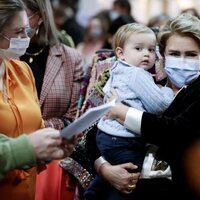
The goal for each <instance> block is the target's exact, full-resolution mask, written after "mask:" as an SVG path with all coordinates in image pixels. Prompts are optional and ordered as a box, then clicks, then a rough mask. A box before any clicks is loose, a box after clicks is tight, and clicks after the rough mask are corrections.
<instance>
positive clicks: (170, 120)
mask: <svg viewBox="0 0 200 200" xmlns="http://www.w3.org/2000/svg"><path fill="white" fill-rule="evenodd" d="M141 135H142V137H143V138H144V139H145V140H146V142H149V143H153V144H155V145H158V146H163V144H164V145H167V146H168V148H170V145H171V144H173V143H174V142H175V143H177V142H178V143H191V142H192V141H194V140H195V139H196V138H200V99H197V100H196V101H194V102H193V103H191V104H190V105H189V106H188V107H187V109H183V110H182V112H180V113H179V114H178V115H176V116H175V117H172V116H171V117H170V116H169V117H168V116H167V115H166V114H163V115H160V116H156V115H154V114H150V113H144V114H143V117H142V124H141Z"/></svg>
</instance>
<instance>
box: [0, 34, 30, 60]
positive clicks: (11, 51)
mask: <svg viewBox="0 0 200 200" xmlns="http://www.w3.org/2000/svg"><path fill="white" fill-rule="evenodd" d="M4 38H5V39H7V40H9V41H10V45H9V48H8V49H0V57H1V58H2V59H7V60H10V59H18V58H19V57H20V56H22V55H24V54H25V52H26V49H27V48H28V46H29V42H30V38H29V37H26V38H10V39H8V38H7V37H5V36H4Z"/></svg>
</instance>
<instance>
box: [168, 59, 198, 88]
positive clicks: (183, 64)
mask: <svg viewBox="0 0 200 200" xmlns="http://www.w3.org/2000/svg"><path fill="white" fill-rule="evenodd" d="M164 69H165V72H166V73H167V76H168V78H169V79H170V81H171V82H172V83H173V84H174V85H175V86H176V87H178V88H181V87H183V86H185V85H188V84H190V83H192V82H193V81H195V80H196V79H197V78H198V77H199V75H200V60H196V59H183V58H174V57H172V56H166V57H165V68H164Z"/></svg>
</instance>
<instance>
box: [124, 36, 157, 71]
mask: <svg viewBox="0 0 200 200" xmlns="http://www.w3.org/2000/svg"><path fill="white" fill-rule="evenodd" d="M155 50H156V36H155V35H154V34H153V33H134V34H132V35H131V36H130V37H129V39H128V41H127V42H126V43H125V45H124V48H123V50H122V51H123V55H122V58H121V59H123V60H124V61H126V62H127V63H129V64H131V65H134V66H136V67H141V68H143V69H145V70H148V69H150V68H151V67H153V65H154V63H155V59H156V55H155Z"/></svg>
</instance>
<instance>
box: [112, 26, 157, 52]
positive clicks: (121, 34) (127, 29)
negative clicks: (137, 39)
mask: <svg viewBox="0 0 200 200" xmlns="http://www.w3.org/2000/svg"><path fill="white" fill-rule="evenodd" d="M135 33H136V34H137V33H152V34H154V32H153V31H152V30H151V29H150V28H149V27H147V26H146V25H144V24H141V23H130V24H125V25H123V26H121V27H120V28H119V29H118V31H117V32H116V33H115V35H114V38H113V44H112V45H113V49H114V50H115V49H116V48H117V47H121V48H123V47H124V45H125V44H126V42H127V41H128V39H129V37H130V36H131V35H132V34H135Z"/></svg>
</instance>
